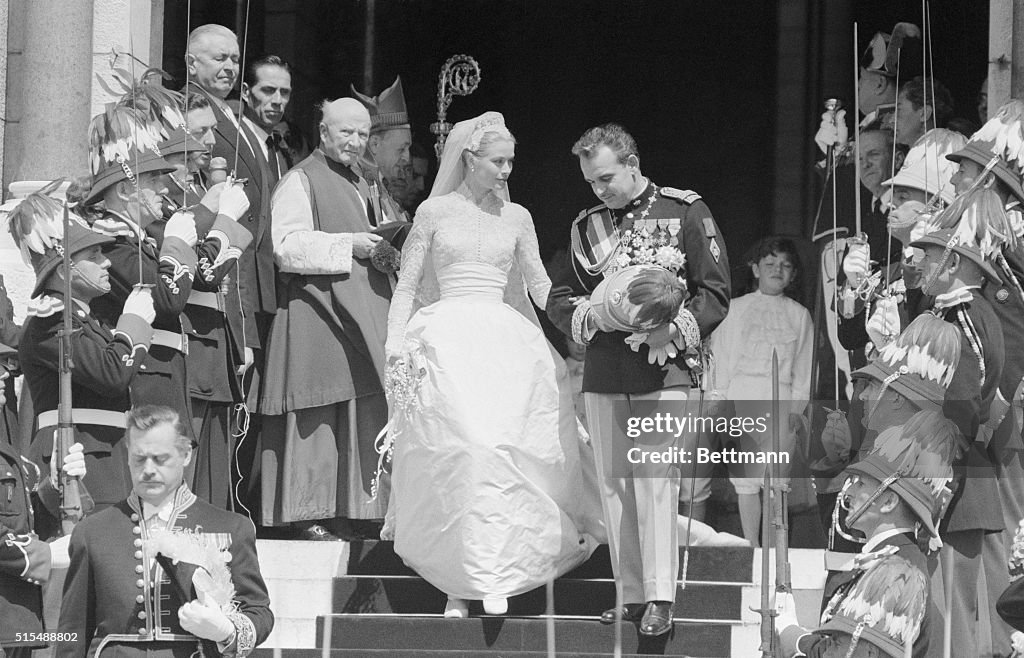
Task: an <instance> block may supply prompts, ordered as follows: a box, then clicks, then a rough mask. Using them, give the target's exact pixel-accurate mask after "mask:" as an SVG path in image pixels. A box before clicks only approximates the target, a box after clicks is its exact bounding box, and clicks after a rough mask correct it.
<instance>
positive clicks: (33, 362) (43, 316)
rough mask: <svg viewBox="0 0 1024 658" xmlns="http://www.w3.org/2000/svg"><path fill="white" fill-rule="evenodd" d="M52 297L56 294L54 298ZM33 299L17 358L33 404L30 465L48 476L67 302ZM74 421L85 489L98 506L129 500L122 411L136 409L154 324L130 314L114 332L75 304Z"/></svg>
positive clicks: (55, 423)
mask: <svg viewBox="0 0 1024 658" xmlns="http://www.w3.org/2000/svg"><path fill="white" fill-rule="evenodd" d="M51 295H52V296H51ZM51 295H44V296H42V297H39V298H37V299H35V300H33V302H32V306H31V307H30V310H29V313H30V317H29V318H28V321H27V322H26V323H25V330H24V333H23V335H22V339H21V345H20V346H19V348H18V354H19V360H20V361H21V368H22V371H23V372H24V373H25V380H26V383H27V384H28V387H29V391H30V392H31V395H32V400H33V402H34V403H35V410H36V413H37V414H38V415H37V416H36V426H37V430H36V434H35V438H34V439H33V441H32V451H31V457H32V460H33V461H34V462H35V463H37V464H39V465H40V466H41V468H42V469H43V471H44V473H48V472H49V466H48V464H49V461H50V455H51V453H52V452H53V436H54V434H55V432H56V429H57V405H58V399H59V397H60V369H59V366H60V359H59V354H60V331H61V329H62V327H63V309H64V301H63V299H62V297H61V296H60V295H59V294H57V293H51ZM71 322H72V327H73V330H74V331H73V333H72V335H71V352H72V358H73V359H74V365H75V367H74V368H73V369H72V370H71V399H72V400H73V403H74V408H73V413H72V421H73V422H74V425H75V440H76V441H78V442H79V443H81V444H82V448H83V450H82V451H83V453H84V454H85V465H86V471H87V472H86V475H85V478H84V479H83V482H84V484H85V487H86V489H88V491H89V493H90V494H91V495H92V497H93V500H94V501H95V503H96V509H97V510H98V509H102V508H103V507H107V506H110V505H113V504H114V503H116V502H118V501H119V500H124V498H125V496H127V495H128V492H130V491H131V488H132V487H131V477H130V475H129V474H128V454H127V451H126V448H125V445H124V442H123V438H124V428H125V422H124V412H126V411H127V410H128V409H129V408H131V403H130V401H129V396H128V390H129V386H130V385H132V386H134V384H135V383H136V381H135V380H136V375H137V373H139V372H140V371H141V368H142V366H143V365H144V363H145V362H146V360H147V358H146V357H147V346H148V336H149V334H150V329H149V325H147V324H146V323H145V322H144V321H143V320H142V318H139V317H138V316H135V315H131V314H125V315H122V317H121V318H120V319H119V321H118V329H116V330H112V329H110V327H109V325H106V324H104V323H102V322H101V321H100V320H98V319H97V318H96V317H95V316H94V315H92V314H91V313H87V312H86V311H85V309H84V308H83V307H82V306H80V305H78V304H77V303H76V305H75V307H74V308H73V312H72V314H71Z"/></svg>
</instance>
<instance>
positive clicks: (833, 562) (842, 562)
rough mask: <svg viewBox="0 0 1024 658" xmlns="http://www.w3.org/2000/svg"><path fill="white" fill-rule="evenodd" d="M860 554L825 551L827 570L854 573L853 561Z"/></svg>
mask: <svg viewBox="0 0 1024 658" xmlns="http://www.w3.org/2000/svg"><path fill="white" fill-rule="evenodd" d="M858 555H860V554H859V553H843V552H842V551H825V568H826V569H828V570H829V571H853V560H854V558H856V557H857V556H858Z"/></svg>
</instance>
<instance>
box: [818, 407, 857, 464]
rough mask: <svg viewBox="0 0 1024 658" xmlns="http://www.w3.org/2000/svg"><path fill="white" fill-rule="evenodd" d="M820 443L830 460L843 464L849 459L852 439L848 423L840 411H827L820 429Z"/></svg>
mask: <svg viewBox="0 0 1024 658" xmlns="http://www.w3.org/2000/svg"><path fill="white" fill-rule="evenodd" d="M821 445H822V447H823V448H825V454H826V455H827V456H828V458H829V459H830V460H831V461H832V462H836V463H840V464H845V463H846V462H847V461H849V459H850V448H851V446H852V445H853V439H852V438H851V436H850V423H849V421H847V420H846V414H844V413H843V412H842V411H830V412H828V416H827V417H826V419H825V428H824V429H823V430H822V431H821Z"/></svg>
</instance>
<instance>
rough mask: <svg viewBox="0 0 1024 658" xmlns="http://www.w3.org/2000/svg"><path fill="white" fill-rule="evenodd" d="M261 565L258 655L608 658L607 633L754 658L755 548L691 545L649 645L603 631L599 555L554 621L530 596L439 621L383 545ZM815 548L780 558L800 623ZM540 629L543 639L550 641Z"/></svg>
mask: <svg viewBox="0 0 1024 658" xmlns="http://www.w3.org/2000/svg"><path fill="white" fill-rule="evenodd" d="M258 550H259V554H260V563H261V565H263V573H264V577H265V578H266V580H267V585H268V587H269V589H270V596H271V601H272V606H273V608H274V612H275V614H276V616H277V622H276V627H275V629H274V633H273V634H272V635H271V637H270V638H269V639H268V641H267V642H266V643H264V645H263V646H262V647H261V648H260V649H258V650H257V653H258V655H259V656H260V658H271V657H272V656H288V657H289V658H306V657H308V658H312V657H313V656H321V657H322V656H337V657H339V658H340V657H342V656H367V657H373V656H390V657H394V658H406V657H409V658H411V657H413V656H416V657H421V658H422V657H428V656H480V657H482V658H483V657H486V658H498V657H512V656H516V657H519V656H548V655H549V653H548V643H549V641H551V642H553V648H554V654H555V655H557V656H559V657H562V656H565V657H568V658H575V657H577V656H580V657H582V656H593V657H599V656H611V655H613V651H614V647H615V641H616V637H615V636H616V632H617V630H618V631H620V632H621V637H622V650H623V654H624V655H625V656H630V655H651V654H654V655H671V656H691V657H693V658H712V657H719V656H751V655H757V653H756V652H757V647H758V643H759V635H758V626H757V624H758V617H757V615H756V614H755V613H752V612H751V611H750V610H749V608H750V606H754V607H756V606H757V603H758V601H759V598H758V597H759V589H758V586H757V583H758V582H759V581H760V569H759V567H760V559H759V554H760V552H759V551H755V550H752V549H745V548H710V547H708V548H693V549H691V551H690V562H689V570H688V574H687V582H686V585H685V588H684V587H682V586H681V587H680V589H679V591H678V592H677V596H676V609H675V616H676V624H675V628H674V631H673V633H672V634H670V635H665V636H662V637H660V638H648V637H645V636H643V635H640V634H639V632H638V631H637V627H636V625H635V624H632V623H623V624H621V626H620V628H619V629H616V628H615V626H604V625H602V624H600V623H599V622H598V620H597V618H598V616H599V615H600V613H601V612H602V611H603V610H605V609H606V608H608V607H611V605H612V604H613V603H614V600H615V585H614V581H613V580H612V578H611V569H610V564H609V561H608V551H607V547H605V546H602V547H600V548H599V549H598V550H597V551H596V552H595V553H594V555H593V557H591V559H590V560H589V561H588V562H586V563H585V564H583V565H581V566H580V567H579V568H577V569H576V570H575V571H573V572H571V573H569V574H566V575H565V576H564V577H562V578H560V579H558V580H557V581H555V583H554V585H553V600H554V613H555V616H554V618H553V619H548V618H547V617H546V615H545V610H546V600H547V592H546V589H545V588H539V589H537V590H534V591H532V592H527V593H525V594H523V595H521V596H517V597H514V598H513V599H511V600H510V601H509V614H508V615H506V616H501V617H489V616H486V615H483V611H482V609H481V608H480V607H479V606H480V604H479V602H473V603H472V604H471V606H470V618H469V619H444V618H443V617H442V616H441V614H440V612H441V611H442V610H443V609H444V604H445V596H444V594H442V593H441V592H439V591H438V590H436V589H435V588H434V587H433V586H431V585H430V584H429V583H427V582H426V581H424V580H423V579H422V578H419V577H418V576H417V575H416V574H415V573H414V572H413V571H411V570H410V569H408V568H407V567H406V566H405V565H404V564H403V563H402V561H401V559H399V558H398V557H397V556H396V555H395V554H394V552H393V551H392V545H391V543H390V542H377V541H366V542H353V543H345V542H285V541H269V540H260V542H259V546H258ZM821 560H822V559H821V551H812V550H794V551H792V552H791V561H792V565H793V573H794V588H795V590H796V595H797V601H798V606H799V607H800V608H802V609H801V615H800V616H801V619H807V620H810V619H813V618H814V617H815V616H816V612H817V608H818V602H819V601H820V588H821V582H820V581H821V580H822V578H821V576H820V574H819V572H820V571H821V563H822V561H821ZM549 628H551V629H552V630H553V637H552V638H549Z"/></svg>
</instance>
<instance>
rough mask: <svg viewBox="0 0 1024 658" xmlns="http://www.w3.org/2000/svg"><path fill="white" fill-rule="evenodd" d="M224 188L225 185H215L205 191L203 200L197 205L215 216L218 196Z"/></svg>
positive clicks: (218, 204) (218, 205)
mask: <svg viewBox="0 0 1024 658" xmlns="http://www.w3.org/2000/svg"><path fill="white" fill-rule="evenodd" d="M226 187H227V184H226V183H217V184H216V185H214V186H213V187H211V188H210V189H208V190H206V194H204V195H203V200H202V201H200V202H199V203H200V204H202V205H203V206H204V207H205V208H206V209H207V210H209V211H210V212H212V213H213V214H214V215H216V214H217V211H218V210H219V209H220V195H221V194H223V193H224V188H226Z"/></svg>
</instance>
